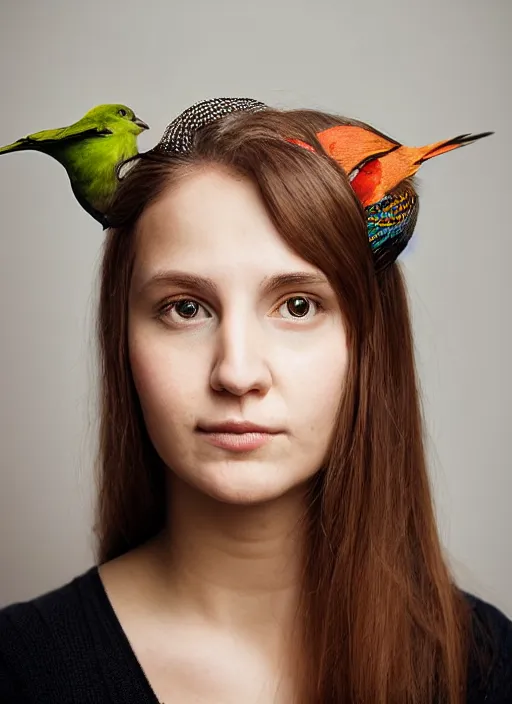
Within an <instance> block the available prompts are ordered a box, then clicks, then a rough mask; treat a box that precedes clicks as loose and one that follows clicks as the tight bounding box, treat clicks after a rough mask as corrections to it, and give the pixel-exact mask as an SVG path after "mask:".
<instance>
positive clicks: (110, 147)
mask: <svg viewBox="0 0 512 704" xmlns="http://www.w3.org/2000/svg"><path fill="white" fill-rule="evenodd" d="M145 129H148V125H147V124H146V123H145V122H143V121H142V120H140V118H138V117H137V116H136V115H135V113H134V112H133V110H132V109H131V108H129V107H127V106H126V105H121V104H106V105H98V106H96V107H95V108H93V109H92V110H89V112H87V113H86V114H85V115H84V116H83V117H82V118H81V119H80V120H78V121H77V122H75V123H73V124H72V125H70V126H69V127H62V128H58V129H53V130H43V131H42V132H35V133H34V134H31V135H28V136H27V137H23V138H22V139H19V140H18V141H17V142H14V143H13V144H9V145H7V146H5V147H2V148H0V154H8V153H11V152H19V151H38V152H42V153H44V154H47V155H48V156H51V157H53V158H54V159H56V160H57V161H58V162H59V163H60V164H62V166H64V168H65V169H66V172H67V174H68V177H69V180H70V183H71V188H72V190H73V193H74V195H75V198H76V199H77V200H78V202H79V203H80V205H81V206H82V207H83V208H84V210H86V212H87V213H89V215H92V217H93V218H95V220H98V222H100V223H101V224H102V225H103V227H104V228H105V227H107V226H108V223H107V221H106V218H105V213H106V212H107V209H108V205H109V203H110V201H111V198H112V196H113V194H114V192H115V190H116V188H117V184H118V178H117V172H116V168H117V166H118V165H119V164H120V163H122V162H123V161H124V160H125V159H128V158H130V157H133V156H134V155H136V154H137V153H138V148H137V137H138V135H139V134H140V133H141V132H142V131H143V130H145Z"/></svg>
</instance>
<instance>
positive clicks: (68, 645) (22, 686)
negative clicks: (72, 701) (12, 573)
mask: <svg viewBox="0 0 512 704" xmlns="http://www.w3.org/2000/svg"><path fill="white" fill-rule="evenodd" d="M95 573H96V568H91V569H89V570H87V571H86V572H84V573H82V574H80V575H78V576H77V577H75V578H73V579H72V580H70V581H68V582H66V583H65V584H63V585H62V586H60V587H58V588H56V589H53V590H51V591H47V592H45V593H43V594H41V595H40V596H37V597H35V598H32V599H28V600H25V601H17V602H15V603H12V604H9V605H8V606H4V607H3V608H2V609H0V701H2V702H3V701H22V698H21V695H20V692H21V691H25V690H26V689H27V688H29V687H30V682H31V681H32V682H37V683H38V686H40V687H42V688H43V689H44V687H45V686H46V684H47V683H48V682H49V681H50V679H51V678H54V679H55V678H57V679H59V678H62V679H63V680H64V679H65V678H66V677H73V676H74V674H78V673H74V672H73V670H74V668H77V667H80V668H83V667H84V666H85V667H87V658H88V652H91V653H93V651H94V649H93V648H90V647H89V646H90V645H91V631H90V627H89V619H88V616H87V613H86V609H85V606H84V604H85V602H84V595H86V594H87V593H89V592H91V591H92V590H93V589H94V579H95ZM55 684H57V683H55Z"/></svg>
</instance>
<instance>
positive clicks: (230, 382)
mask: <svg viewBox="0 0 512 704" xmlns="http://www.w3.org/2000/svg"><path fill="white" fill-rule="evenodd" d="M267 353H268V349H267V347H266V346H265V341H264V335H263V331H262V330H261V328H260V327H259V326H258V324H257V323H255V322H254V321H247V320H240V319H236V320H234V319H231V320H224V321H223V322H222V323H221V324H220V326H219V330H218V343H217V346H216V349H215V358H214V362H213V368H212V374H211V382H210V383H211V387H212V389H214V390H215V391H222V390H225V391H228V392H229V393H231V394H233V395H234V396H243V395H244V394H247V393H249V392H250V391H257V392H259V393H260V394H264V393H266V392H267V391H268V389H269V388H270V386H271V385H272V375H271V371H270V368H269V363H268V358H267Z"/></svg>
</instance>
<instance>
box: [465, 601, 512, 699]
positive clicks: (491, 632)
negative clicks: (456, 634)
mask: <svg viewBox="0 0 512 704" xmlns="http://www.w3.org/2000/svg"><path fill="white" fill-rule="evenodd" d="M463 595H464V596H465V597H466V600H467V602H468V604H469V606H470V610H471V625H472V637H471V642H470V656H469V669H468V698H467V701H468V704H480V703H482V704H483V703H484V702H485V704H510V703H511V702H512V621H511V620H510V618H509V617H508V616H507V615H506V614H505V613H504V612H503V611H501V610H500V609H499V608H497V607H496V606H494V605H493V604H491V603H489V602H487V601H485V600H484V599H482V598H480V597H478V596H476V595H474V594H471V593H468V592H463Z"/></svg>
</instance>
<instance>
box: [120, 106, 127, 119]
mask: <svg viewBox="0 0 512 704" xmlns="http://www.w3.org/2000/svg"><path fill="white" fill-rule="evenodd" d="M119 114H120V115H121V117H126V115H127V114H128V113H127V112H126V110H123V108H121V110H119Z"/></svg>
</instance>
